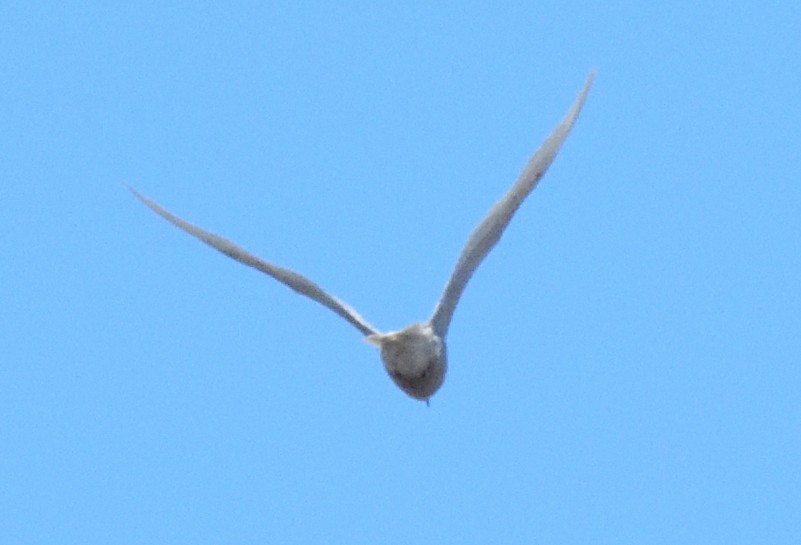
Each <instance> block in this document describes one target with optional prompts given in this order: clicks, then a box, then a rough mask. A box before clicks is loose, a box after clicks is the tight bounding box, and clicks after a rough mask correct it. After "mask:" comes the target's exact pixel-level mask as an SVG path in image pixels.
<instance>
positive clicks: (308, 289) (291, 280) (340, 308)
mask: <svg viewBox="0 0 801 545" xmlns="http://www.w3.org/2000/svg"><path fill="white" fill-rule="evenodd" d="M129 189H130V190H131V192H132V193H133V194H134V195H136V197H137V198H138V199H139V200H140V201H142V202H143V203H145V204H146V205H147V207H148V208H150V209H151V210H153V211H154V212H155V213H156V214H158V215H159V216H161V217H162V218H164V219H166V220H167V221H169V222H170V223H172V224H173V225H176V226H178V227H180V228H181V229H183V230H184V231H186V232H187V233H189V234H190V235H192V236H193V237H196V238H199V239H200V240H202V241H203V242H205V243H206V244H208V245H209V246H211V247H212V248H214V249H215V250H219V251H220V252H222V253H224V254H225V255H227V256H228V257H230V258H233V259H235V260H237V261H239V262H240V263H244V264H245V265H247V266H249V267H253V268H254V269H257V270H259V271H261V272H263V273H265V274H268V275H270V276H272V277H273V278H275V279H276V280H278V281H279V282H283V283H284V284H286V285H287V286H289V287H290V288H292V289H293V290H295V291H296V292H298V293H300V294H301V295H305V296H306V297H308V298H309V299H312V300H314V301H317V302H318V303H320V304H321V305H324V306H326V307H328V308H330V309H331V310H333V311H334V312H336V313H337V314H339V315H340V316H342V317H343V318H345V319H346V320H347V321H348V322H350V323H351V324H352V325H353V326H354V327H356V329H358V330H359V331H361V332H362V334H364V335H377V334H379V331H378V330H377V329H376V328H374V327H373V326H371V325H370V324H369V323H368V322H367V320H365V319H364V318H362V317H361V315H360V314H359V313H358V312H356V311H355V310H354V309H353V308H351V306H350V305H348V304H347V303H345V302H344V301H340V300H339V299H337V298H336V297H334V296H333V295H331V294H330V293H327V292H326V291H325V290H323V289H322V288H321V287H320V286H318V285H317V284H315V283H314V282H312V281H311V280H309V279H308V278H306V277H305V276H302V275H300V274H298V273H296V272H294V271H291V270H289V269H285V268H283V267H279V266H277V265H273V264H272V263H268V262H267V261H264V260H263V259H259V258H258V257H256V256H254V255H253V254H251V253H249V252H247V251H245V250H243V249H242V248H240V247H239V246H237V245H236V244H234V243H233V242H231V241H230V240H227V239H224V238H223V237H220V236H217V235H215V234H214V233H209V232H208V231H204V230H203V229H201V228H200V227H197V226H196V225H192V224H191V223H189V222H188V221H185V220H182V219H181V218H179V217H178V216H176V215H174V214H172V213H171V212H169V211H168V210H166V209H165V208H163V207H161V206H159V205H158V204H156V203H155V202H153V201H151V200H150V199H148V198H147V197H145V196H144V195H142V194H140V193H139V192H137V191H136V190H135V189H133V188H129Z"/></svg>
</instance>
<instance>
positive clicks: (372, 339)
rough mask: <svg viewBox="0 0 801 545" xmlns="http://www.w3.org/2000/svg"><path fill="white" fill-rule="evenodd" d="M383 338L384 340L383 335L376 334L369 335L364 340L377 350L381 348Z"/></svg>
mask: <svg viewBox="0 0 801 545" xmlns="http://www.w3.org/2000/svg"><path fill="white" fill-rule="evenodd" d="M383 338H384V336H383V335H381V334H378V333H375V334H373V335H367V336H366V337H365V338H364V342H366V343H368V344H372V345H373V346H375V347H376V348H381V341H382V340H383Z"/></svg>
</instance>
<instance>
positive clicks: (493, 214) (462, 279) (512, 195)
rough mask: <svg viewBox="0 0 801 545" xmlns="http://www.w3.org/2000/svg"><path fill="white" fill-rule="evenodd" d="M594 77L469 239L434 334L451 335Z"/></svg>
mask: <svg viewBox="0 0 801 545" xmlns="http://www.w3.org/2000/svg"><path fill="white" fill-rule="evenodd" d="M594 76H595V72H592V73H590V75H589V76H588V77H587V81H586V83H584V88H583V89H582V90H581V92H580V93H579V95H578V97H577V98H576V101H575V102H574V103H573V106H572V107H571V108H570V111H569V112H567V115H566V116H565V117H564V119H562V122H561V123H559V125H558V126H557V127H556V129H554V131H553V132H552V133H551V135H550V136H549V137H548V138H547V139H546V140H545V142H543V144H542V146H540V149H538V150H537V152H536V153H535V154H534V156H533V157H531V159H529V161H528V164H527V165H526V167H525V168H524V169H523V172H521V173H520V176H519V177H518V178H517V181H516V182H515V184H514V185H513V186H512V189H510V190H509V191H508V192H507V193H506V195H504V196H503V197H502V198H501V200H499V201H498V202H497V203H495V206H493V207H492V208H491V209H490V211H489V213H488V214H487V216H486V217H485V218H484V219H483V220H481V223H479V224H478V227H476V228H475V230H474V231H473V232H472V233H471V234H470V238H468V239H467V244H465V247H464V249H462V253H461V255H460V256H459V260H458V261H457V262H456V267H455V268H454V270H453V274H451V277H450V279H449V280H448V283H447V285H446V286H445V291H443V292H442V296H441V297H440V300H439V302H438V303H437V306H436V308H435V309H434V314H433V315H432V316H431V325H432V327H433V329H434V332H436V333H437V335H439V336H440V337H442V338H443V339H444V338H445V336H446V335H447V333H448V326H449V325H450V322H451V318H452V317H453V311H454V309H455V308H456V305H457V304H458V303H459V298H460V297H461V296H462V292H463V291H464V288H465V286H466V285H467V281H468V280H470V277H471V276H472V275H473V273H474V272H475V270H476V268H477V267H478V266H479V265H480V264H481V261H482V260H483V259H484V257H486V255H487V254H488V253H489V251H490V250H491V249H492V247H493V246H495V244H496V243H497V242H498V239H500V238H501V234H502V233H503V231H504V229H506V226H507V225H509V221H510V220H511V219H512V216H513V215H514V213H515V212H516V211H517V209H518V208H519V207H520V204H521V203H522V202H523V200H524V199H525V198H526V197H527V196H528V194H529V193H531V190H532V189H534V187H535V186H536V185H537V182H539V181H540V178H542V175H543V174H545V171H546V170H548V167H549V166H550V165H551V162H552V161H553V159H554V157H556V153H557V152H558V151H559V148H560V147H561V145H562V143H563V142H564V141H565V138H567V135H568V133H569V132H570V129H571V128H572V127H573V123H575V121H576V118H577V117H578V115H579V112H580V111H581V107H582V106H583V105H584V101H585V100H586V98H587V93H588V92H589V90H590V85H592V79H593V77H594Z"/></svg>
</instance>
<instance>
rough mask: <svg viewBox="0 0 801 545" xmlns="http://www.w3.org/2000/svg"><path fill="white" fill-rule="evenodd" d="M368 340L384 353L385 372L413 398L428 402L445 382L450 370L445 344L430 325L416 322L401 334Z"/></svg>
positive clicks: (375, 336)
mask: <svg viewBox="0 0 801 545" xmlns="http://www.w3.org/2000/svg"><path fill="white" fill-rule="evenodd" d="M365 339H366V340H367V342H369V343H370V344H373V345H375V346H376V347H378V348H379V349H380V350H381V361H383V362H384V369H386V370H387V373H389V376H390V377H391V378H392V380H393V381H394V382H395V384H397V385H398V387H399V388H400V389H401V390H403V391H404V392H406V393H407V394H409V395H410V396H411V397H413V398H415V399H420V400H423V401H427V400H428V399H429V398H430V397H431V396H432V395H434V392H436V391H437V390H438V389H439V387H440V386H441V385H442V381H443V380H445V372H446V371H447V369H448V357H447V354H446V350H445V341H444V339H442V338H441V337H440V336H439V335H437V334H436V333H435V332H434V329H433V328H432V327H431V325H430V324H422V323H415V324H412V325H410V326H408V327H405V328H403V329H401V330H400V331H393V332H391V333H384V334H375V335H368V336H367V337H366V338H365Z"/></svg>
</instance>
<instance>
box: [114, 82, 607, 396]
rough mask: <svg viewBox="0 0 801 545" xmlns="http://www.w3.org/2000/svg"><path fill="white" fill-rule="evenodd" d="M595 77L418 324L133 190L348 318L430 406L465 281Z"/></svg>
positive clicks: (178, 222) (547, 159) (470, 242)
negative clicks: (359, 301)
mask: <svg viewBox="0 0 801 545" xmlns="http://www.w3.org/2000/svg"><path fill="white" fill-rule="evenodd" d="M594 76H595V72H594V71H593V72H590V74H589V75H588V76H587V79H586V80H585V83H584V86H583V87H582V89H581V91H580V92H579V94H578V96H577V97H576V99H575V101H574V102H573V104H572V106H571V107H570V109H569V110H568V112H567V114H566V115H565V116H564V117H563V118H562V120H561V121H560V122H559V124H558V125H557V126H556V128H555V129H554V130H553V131H552V132H551V134H550V135H549V136H548V137H547V138H546V139H545V141H544V142H543V143H542V145H541V146H540V148H539V149H538V150H537V151H536V152H535V153H534V155H532V156H531V158H530V159H529V160H528V162H527V163H526V165H525V167H524V168H523V170H522V172H521V173H520V175H519V176H518V178H517V180H516V181H515V183H514V184H513V185H512V187H511V188H510V189H509V190H508V191H507V192H506V193H505V194H504V195H503V196H502V197H501V199H500V200H499V201H497V202H496V203H495V204H494V205H493V206H492V208H490V210H489V212H488V213H487V215H486V216H485V217H484V218H483V219H482V220H481V222H480V223H479V224H478V226H476V227H475V229H474V230H473V232H472V233H471V234H470V236H469V237H468V239H467V242H466V243H465V245H464V248H463V249H462V251H461V253H460V255H459V257H458V259H457V261H456V265H455V267H454V269H453V272H452V273H451V276H450V278H449V279H448V281H447V283H446V284H445V289H444V290H443V292H442V295H441V296H440V299H439V301H438V302H437V304H436V306H435V307H434V311H433V313H432V315H431V317H430V318H429V319H428V320H427V321H425V322H415V323H413V324H411V325H409V326H407V327H404V328H403V329H400V330H397V331H389V332H386V333H382V332H381V331H379V330H378V329H376V328H375V327H373V326H372V325H371V324H370V323H369V322H367V320H365V319H364V318H363V317H362V316H361V314H359V313H358V312H357V311H356V310H355V309H353V307H351V306H350V305H348V304H347V303H345V302H344V301H342V300H341V299H339V298H337V297H335V296H334V295H332V294H330V293H328V292H327V291H325V290H323V289H322V288H321V287H320V286H318V285H317V284H316V283H314V282H312V281H311V280H309V279H308V278H306V277H305V276H303V275H301V274H299V273H297V272H295V271H292V270H290V269H286V268H284V267H280V266H278V265H275V264H273V263H270V262H268V261H265V260H263V259H261V258H258V257H256V256H255V255H253V254H251V253H250V252H248V251H246V250H244V249H243V248H241V247H239V246H237V245H236V244H234V243H233V242H231V241H229V240H227V239H225V238H223V237H221V236H218V235H215V234H214V233H211V232H209V231H206V230H204V229H201V228H200V227H198V226H196V225H193V224H192V223H189V222H188V221H185V220H183V219H181V218H179V217H178V216H176V215H174V214H173V213H171V212H170V211H168V210H167V209H165V208H163V207H162V206H161V205H159V204H157V203H156V202H154V201H152V200H150V199H149V198H147V197H145V196H144V195H142V194H141V193H139V192H138V191H137V190H136V189H134V188H133V187H129V189H130V191H131V192H132V193H133V195H134V196H135V197H136V198H137V199H139V200H140V201H141V202H142V203H144V204H145V205H146V206H147V207H148V208H150V209H151V210H152V211H153V212H155V213H156V214H158V215H159V216H161V217H162V218H164V219H166V220H167V221H169V222H170V223H172V224H174V225H175V226H177V227H179V228H180V229H182V230H184V231H186V232H187V233H189V234H190V235H192V236H194V237H196V238H198V239H200V240H201V241H203V242H204V243H206V244H208V245H209V246H211V247H212V248H214V249H216V250H218V251H220V252H222V253H223V254H225V255H227V256H228V257H230V258H232V259H234V260H236V261H238V262H240V263H242V264H244V265H247V266H249V267H252V268H254V269H256V270H258V271H261V272H263V273H265V274H267V275H269V276H271V277H273V278H274V279H276V280H278V281H279V282H282V283H283V284H285V285H286V286H288V287H289V288H291V289H293V290H294V291H296V292H297V293H299V294H301V295H305V296H306V297H308V298H310V299H312V300H314V301H316V302H318V303H320V304H321V305H323V306H325V307H328V308H329V309H330V310H332V311H333V312H335V313H336V314H338V315H339V316H341V317H342V318H344V319H345V320H346V321H347V322H348V323H350V324H351V325H352V326H353V327H355V328H356V329H358V330H359V332H360V333H361V334H362V335H364V339H365V340H366V341H367V342H368V343H370V344H372V345H373V346H375V347H376V348H378V349H379V351H380V354H381V360H382V362H383V365H384V368H385V370H386V372H387V373H388V374H389V376H390V378H391V379H392V380H393V382H394V383H395V384H396V385H397V386H398V387H399V388H400V389H401V390H403V391H404V392H405V393H406V394H407V395H409V396H410V397H412V398H413V399H416V400H420V401H424V402H425V403H426V404H428V403H429V400H430V399H431V397H432V396H433V395H434V394H435V393H436V392H437V391H438V390H439V388H440V386H442V383H443V381H444V380H445V374H446V372H447V369H448V357H447V349H446V342H445V339H446V337H447V335H448V329H449V327H450V323H451V318H452V317H453V313H454V310H455V309H456V305H457V304H458V302H459V299H460V298H461V296H462V293H463V292H464V289H465V286H466V285H467V282H468V281H469V280H470V277H471V276H472V275H473V273H474V272H475V271H476V269H477V268H478V266H479V265H480V264H481V262H482V261H483V260H484V258H485V257H486V256H487V254H488V253H489V252H490V250H492V248H493V247H494V246H495V245H496V244H497V243H498V241H499V240H500V237H501V235H502V234H503V232H504V230H505V229H506V227H507V226H508V225H509V222H510V221H511V219H512V216H513V215H514V213H515V212H516V211H517V210H518V208H519V207H520V205H521V204H522V203H523V201H524V200H525V199H526V197H527V196H528V195H529V194H530V193H531V191H532V190H533V189H534V188H535V187H536V186H537V184H538V182H539V181H540V179H541V178H542V177H543V175H544V174H545V172H546V171H547V170H548V167H549V166H550V165H551V163H552V162H553V160H554V158H555V157H556V154H557V153H558V151H559V148H560V147H561V146H562V144H563V142H564V141H565V139H566V138H567V136H568V134H569V133H570V130H571V129H572V128H573V125H574V123H575V122H576V119H578V116H579V113H580V112H581V109H582V107H583V106H584V102H585V101H586V99H587V95H588V93H589V91H590V87H591V86H592V81H593V78H594Z"/></svg>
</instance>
